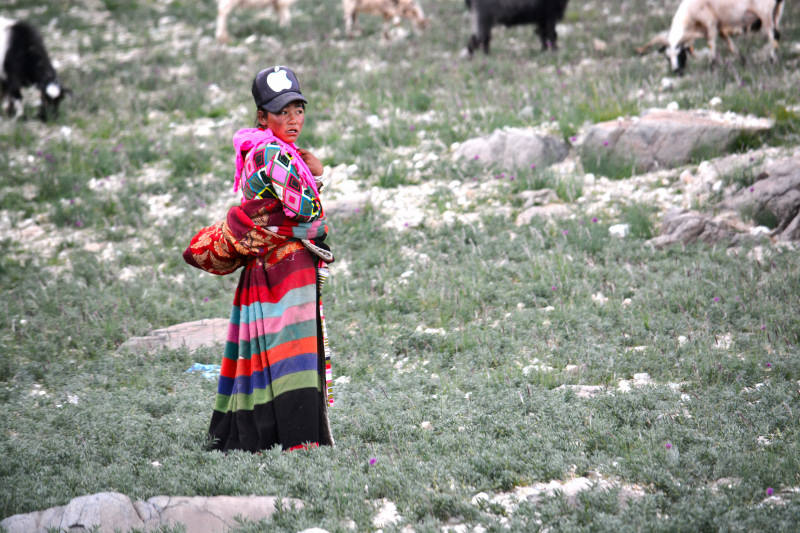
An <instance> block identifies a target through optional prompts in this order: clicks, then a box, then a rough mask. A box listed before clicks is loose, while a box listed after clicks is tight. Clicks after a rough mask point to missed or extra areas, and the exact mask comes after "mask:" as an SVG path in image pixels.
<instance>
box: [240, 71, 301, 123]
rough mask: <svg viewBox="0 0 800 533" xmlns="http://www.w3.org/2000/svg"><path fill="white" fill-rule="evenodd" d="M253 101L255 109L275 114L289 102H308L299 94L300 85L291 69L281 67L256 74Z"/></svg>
mask: <svg viewBox="0 0 800 533" xmlns="http://www.w3.org/2000/svg"><path fill="white" fill-rule="evenodd" d="M253 99H255V101H256V107H258V108H259V109H265V110H267V111H269V112H270V113H277V112H278V111H280V110H281V109H283V108H284V107H285V106H286V104H288V103H290V102H295V101H297V100H300V101H301V102H308V100H306V99H305V97H303V95H302V94H301V93H300V84H299V83H298V82H297V76H295V75H294V72H292V69H290V68H289V67H282V66H275V67H270V68H265V69H264V70H262V71H261V72H259V73H258V74H256V77H255V78H254V79H253Z"/></svg>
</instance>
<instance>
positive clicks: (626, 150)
mask: <svg viewBox="0 0 800 533" xmlns="http://www.w3.org/2000/svg"><path fill="white" fill-rule="evenodd" d="M771 127H772V121H770V120H767V119H753V118H746V117H741V116H738V115H735V114H732V113H726V114H722V113H718V112H715V111H700V110H695V111H678V110H675V111H668V110H664V109H651V110H648V111H645V112H644V113H643V114H642V115H641V116H640V117H636V118H633V119H631V118H621V117H620V118H619V119H617V120H611V121H608V122H601V123H599V124H595V125H593V126H592V127H591V128H590V129H589V131H587V133H586V135H585V136H584V138H583V141H582V142H581V156H582V158H583V159H586V158H604V157H608V158H615V159H616V160H617V162H618V163H620V164H624V165H626V166H628V165H632V166H634V167H635V169H636V170H638V171H650V170H654V169H657V168H664V167H667V168H673V167H676V166H679V165H682V164H685V163H688V162H689V161H691V159H692V158H693V157H696V156H697V151H698V149H704V150H710V151H712V152H715V153H725V152H727V151H728V148H729V145H730V143H731V142H732V141H733V140H734V139H735V138H736V137H737V136H738V135H739V134H740V133H742V132H749V133H754V132H759V131H764V130H768V129H770V128H771Z"/></svg>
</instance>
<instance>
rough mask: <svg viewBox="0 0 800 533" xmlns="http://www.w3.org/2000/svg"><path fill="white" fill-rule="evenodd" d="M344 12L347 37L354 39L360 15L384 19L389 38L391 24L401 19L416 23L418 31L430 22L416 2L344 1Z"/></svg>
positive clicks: (384, 31)
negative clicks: (354, 31) (365, 14)
mask: <svg viewBox="0 0 800 533" xmlns="http://www.w3.org/2000/svg"><path fill="white" fill-rule="evenodd" d="M342 11H344V27H345V32H346V33H347V36H348V37H350V38H352V37H353V30H354V29H355V28H357V27H358V14H359V13H367V14H370V15H379V16H382V17H383V21H384V22H383V36H384V37H385V38H387V39H388V37H389V28H390V26H389V23H390V22H393V23H394V24H395V25H397V24H399V23H400V18H401V17H402V18H406V19H408V20H410V21H412V22H413V23H414V25H415V26H416V27H417V29H420V30H422V29H424V28H425V27H427V25H428V20H427V19H426V18H425V14H424V13H423V12H422V8H421V7H419V5H417V4H416V2H414V0H342Z"/></svg>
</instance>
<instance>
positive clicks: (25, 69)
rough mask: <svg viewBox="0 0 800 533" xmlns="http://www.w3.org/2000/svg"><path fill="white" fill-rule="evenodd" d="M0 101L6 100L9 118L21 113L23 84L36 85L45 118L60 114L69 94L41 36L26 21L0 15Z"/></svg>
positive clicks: (40, 110) (26, 85)
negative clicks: (64, 100) (51, 61)
mask: <svg viewBox="0 0 800 533" xmlns="http://www.w3.org/2000/svg"><path fill="white" fill-rule="evenodd" d="M0 32H2V34H1V35H0V60H1V61H2V63H1V64H2V67H3V68H2V70H0V101H2V100H3V99H7V100H8V103H7V105H6V107H5V112H6V114H7V115H8V116H9V117H14V118H19V117H20V116H21V115H22V112H23V108H22V92H21V89H23V88H24V87H31V86H34V85H35V86H36V88H38V89H39V92H40V94H41V99H42V102H41V106H40V107H39V118H40V119H41V120H42V121H46V120H47V119H48V118H49V117H50V116H51V115H52V116H53V117H56V116H58V104H59V103H60V102H61V99H62V98H64V95H65V94H67V93H69V92H70V91H69V89H66V88H65V87H63V86H62V85H61V82H59V81H58V76H57V75H56V71H55V69H54V68H53V65H52V63H50V58H49V57H48V55H47V50H46V49H45V46H44V41H42V36H41V35H39V32H38V31H37V30H36V28H35V27H34V26H33V25H31V24H30V23H28V22H26V21H24V20H12V19H7V18H2V17H0Z"/></svg>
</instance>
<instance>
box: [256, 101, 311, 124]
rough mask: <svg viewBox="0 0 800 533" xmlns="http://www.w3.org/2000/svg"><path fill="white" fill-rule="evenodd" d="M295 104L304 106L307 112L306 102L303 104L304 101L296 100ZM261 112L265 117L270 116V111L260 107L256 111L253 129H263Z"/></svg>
mask: <svg viewBox="0 0 800 533" xmlns="http://www.w3.org/2000/svg"><path fill="white" fill-rule="evenodd" d="M295 102H300V105H301V106H303V109H304V110H305V108H306V103H305V102H303V101H302V100H295ZM289 104H291V102H289ZM289 104H286V105H289ZM259 111H261V112H262V113H264V115H265V116H266V115H268V114H269V111H267V110H266V109H264V108H261V107H259V108H258V109H256V118H255V119H254V120H253V127H254V128H260V127H261V123H260V122H259V121H258V112H259Z"/></svg>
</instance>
